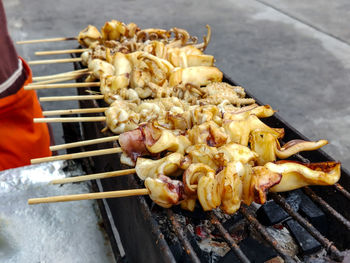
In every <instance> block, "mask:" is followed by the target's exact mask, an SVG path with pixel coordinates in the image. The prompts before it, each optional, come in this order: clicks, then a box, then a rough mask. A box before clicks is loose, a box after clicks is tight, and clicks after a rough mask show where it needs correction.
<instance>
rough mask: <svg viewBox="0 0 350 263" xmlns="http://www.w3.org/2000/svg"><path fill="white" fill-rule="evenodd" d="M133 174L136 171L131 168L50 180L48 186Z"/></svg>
mask: <svg viewBox="0 0 350 263" xmlns="http://www.w3.org/2000/svg"><path fill="white" fill-rule="evenodd" d="M135 172H136V170H135V169H134V168H133V169H125V170H120V171H113V172H106V173H98V174H89V175H82V176H74V177H67V178H63V179H56V180H52V181H51V182H50V184H66V183H76V182H83V181H89V180H95V179H103V178H110V177H117V176H123V175H129V174H134V173H135Z"/></svg>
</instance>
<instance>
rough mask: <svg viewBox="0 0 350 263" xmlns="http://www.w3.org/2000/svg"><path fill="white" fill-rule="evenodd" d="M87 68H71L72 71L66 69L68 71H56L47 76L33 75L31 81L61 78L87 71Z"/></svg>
mask: <svg viewBox="0 0 350 263" xmlns="http://www.w3.org/2000/svg"><path fill="white" fill-rule="evenodd" d="M88 71H89V69H87V68H85V69H78V70H73V71H68V72H63V73H58V74H53V75H47V76H40V77H33V81H41V80H48V79H56V78H61V77H67V76H71V75H79V74H80V73H83V72H84V73H85V72H86V73H87V72H88Z"/></svg>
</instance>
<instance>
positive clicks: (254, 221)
mask: <svg viewBox="0 0 350 263" xmlns="http://www.w3.org/2000/svg"><path fill="white" fill-rule="evenodd" d="M240 212H241V213H242V214H243V215H244V217H245V218H246V219H247V220H248V221H249V222H250V223H251V224H252V226H253V227H254V228H255V229H256V230H257V231H259V233H260V234H261V235H262V236H263V237H264V239H265V240H266V241H267V242H268V243H269V244H270V245H271V246H272V247H273V248H274V249H275V250H276V251H277V253H278V254H280V255H281V256H282V257H283V259H284V260H285V262H288V263H289V262H290V263H291V262H295V260H293V259H292V258H291V257H290V256H289V255H287V254H285V253H284V251H283V250H282V249H281V247H280V246H279V244H278V243H277V241H276V240H275V239H274V238H272V237H271V236H270V235H269V233H268V232H267V231H266V229H265V227H264V226H263V225H262V224H260V223H259V221H258V220H257V219H256V218H255V217H254V216H253V215H252V214H251V213H249V212H248V211H247V209H246V207H245V205H242V206H241V209H240Z"/></svg>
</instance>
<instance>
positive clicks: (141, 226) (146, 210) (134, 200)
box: [74, 63, 350, 262]
mask: <svg viewBox="0 0 350 263" xmlns="http://www.w3.org/2000/svg"><path fill="white" fill-rule="evenodd" d="M74 68H75V69H80V68H82V65H81V64H80V63H74ZM77 81H82V79H80V80H77ZM223 81H225V82H227V83H229V84H231V85H237V84H236V83H235V82H234V81H232V80H231V79H230V78H229V77H227V76H224V80H223ZM77 90H78V93H79V95H83V94H84V95H86V90H91V89H77ZM246 93H247V97H252V98H254V97H253V96H252V95H251V94H250V93H249V92H247V91H246ZM254 99H255V98H254ZM256 101H257V103H258V104H259V105H264V104H263V103H261V102H260V101H258V100H256ZM79 103H80V107H81V108H91V107H101V106H106V105H105V104H104V102H102V104H101V101H99V102H98V101H79ZM89 115H90V116H101V115H102V114H89ZM84 116H87V115H84ZM263 121H264V122H265V123H266V124H267V125H269V126H271V127H279V128H282V127H283V128H284V129H285V138H284V140H285V141H289V140H292V139H303V140H307V138H306V137H305V136H303V135H302V134H301V133H299V132H298V131H297V130H296V129H294V128H293V127H292V126H290V125H289V124H288V123H287V122H286V121H284V120H283V119H282V118H281V117H280V116H279V115H278V114H275V115H274V116H272V117H269V118H266V119H263ZM104 126H105V125H104V123H102V122H98V123H83V124H82V126H81V129H82V135H81V136H82V138H83V139H84V140H88V139H96V138H100V137H104V136H102V134H101V132H100V131H101V129H102V128H103V127H104ZM109 135H112V134H106V135H105V136H109ZM113 146H116V143H103V144H98V145H91V146H86V147H84V149H82V150H96V149H103V148H110V147H113ZM293 159H294V160H299V161H304V162H305V161H308V162H323V161H333V158H331V157H330V156H329V155H328V154H326V153H325V152H324V151H322V150H316V151H312V152H303V153H300V154H297V155H296V156H293ZM85 164H86V165H88V166H89V167H90V169H91V170H90V171H89V173H99V172H105V171H111V170H117V169H126V168H127V167H124V166H123V165H121V164H120V162H119V158H118V155H117V154H115V155H106V156H96V157H90V158H89V161H88V164H87V163H85ZM341 173H342V175H341V179H340V182H339V183H338V184H337V185H335V186H327V187H307V188H306V190H305V191H304V192H305V193H306V194H307V195H308V196H310V197H312V196H313V195H316V198H313V200H314V201H315V200H316V199H317V200H318V201H316V204H318V205H319V206H320V207H321V208H322V210H324V211H325V212H326V214H327V215H331V216H333V217H334V218H333V219H332V220H331V222H332V223H334V222H336V223H337V224H340V225H343V226H345V227H346V228H347V230H348V236H349V237H348V238H349V240H350V229H349V228H348V226H349V225H348V224H350V222H349V220H348V219H347V218H349V219H350V214H349V213H350V212H349V213H347V214H346V215H344V216H342V214H341V216H342V217H341V218H339V217H337V215H335V214H334V211H331V210H332V209H329V208H328V207H327V205H326V204H327V203H326V204H324V203H323V202H325V201H324V199H322V198H325V197H327V196H328V195H329V194H330V193H331V194H332V195H335V196H336V198H334V199H336V200H338V199H341V200H343V201H344V200H347V202H349V204H350V199H349V196H350V194H349V192H348V191H347V190H346V189H348V190H350V175H349V172H348V171H347V170H345V169H344V168H342V170H341ZM101 185H102V189H100V190H103V191H112V190H122V189H131V188H139V187H140V181H139V180H138V178H137V177H136V176H134V175H130V176H122V177H118V178H107V179H104V180H102V181H101ZM325 189H326V190H325ZM269 197H270V198H272V199H274V200H275V201H276V202H277V203H279V205H281V206H282V208H283V209H284V210H286V211H287V212H288V213H289V215H291V216H292V217H294V218H295V219H296V220H297V221H298V222H299V223H301V221H302V223H304V225H305V226H306V227H305V228H306V230H307V231H308V232H310V233H311V234H312V235H313V236H314V237H315V238H316V239H317V240H318V241H320V240H321V242H320V243H321V244H323V247H325V249H326V250H327V252H328V254H329V256H330V257H331V258H332V259H334V260H336V261H341V260H342V259H343V254H344V253H343V252H340V251H339V250H338V249H337V248H336V247H335V246H334V245H333V243H332V242H331V241H329V240H328V239H327V238H325V237H323V236H322V235H321V234H320V233H318V231H317V230H316V232H315V229H313V226H311V227H308V225H307V220H306V219H304V218H303V217H302V216H301V215H300V214H298V213H295V212H292V211H289V210H288V204H286V202H285V201H284V199H283V196H282V195H281V194H272V195H269ZM147 198H148V197H144V196H138V197H127V198H115V199H107V200H106V201H107V204H108V206H109V207H110V210H111V212H112V216H113V220H114V223H115V225H116V227H117V229H118V230H119V233H120V237H121V240H122V242H123V246H124V248H125V251H126V255H127V258H128V260H130V261H131V262H138V261H143V260H144V259H145V258H147V259H149V260H150V261H151V262H176V261H177V260H178V258H175V257H174V255H173V253H172V251H171V249H170V247H169V245H168V244H167V241H166V240H165V238H164V236H163V234H162V233H161V230H160V226H159V224H158V223H157V222H156V220H155V218H154V215H153V214H152V207H150V206H149V200H148V201H147ZM320 200H321V201H320ZM337 204H339V203H338V202H336V201H335V202H332V205H331V207H332V206H333V207H334V205H336V206H337ZM286 205H287V206H286ZM102 206H103V205H102ZM341 209H344V207H341ZM172 210H173V209H170V210H168V212H167V213H168V217H169V219H170V220H171V221H172V222H173V223H172V224H173V228H174V229H175V232H176V234H177V235H178V236H179V242H180V244H181V246H182V247H183V248H184V250H183V251H184V253H183V255H181V258H182V257H183V258H185V261H186V262H200V258H199V257H198V255H196V252H195V250H194V249H193V247H192V245H191V244H190V242H188V241H189V240H188V238H187V237H186V234H185V233H184V232H183V231H181V229H179V227H178V226H176V225H177V222H176V218H175V217H174V212H173V211H172ZM335 210H337V209H335ZM338 210H339V208H338ZM345 210H346V209H345ZM239 213H241V214H243V215H244V217H245V218H246V220H248V221H249V222H250V223H251V224H252V226H253V227H254V228H255V229H256V230H257V231H258V232H259V233H260V234H261V235H262V236H263V237H264V238H265V239H266V241H267V242H268V243H269V244H270V245H271V246H272V247H273V248H274V249H275V251H276V252H277V253H278V254H279V255H280V256H281V257H282V258H283V259H284V260H285V262H294V261H295V259H293V258H291V257H290V256H288V255H286V254H284V252H283V251H282V250H281V249H280V248H279V245H278V243H277V242H276V241H275V240H274V239H273V238H272V237H270V235H269V234H268V233H267V232H266V229H265V227H264V226H263V225H262V224H260V223H259V222H258V220H257V219H256V217H255V216H254V215H253V214H251V213H250V212H248V209H247V208H246V207H242V208H241V209H240V211H239ZM128 214H131V215H135V216H131V217H128V216H125V215H128ZM121 215H123V216H121ZM207 218H208V219H211V222H212V224H213V225H215V227H216V228H217V229H218V230H219V231H220V232H221V235H222V237H223V238H225V239H226V240H227V243H228V244H229V246H230V247H231V249H232V250H233V252H234V253H235V254H236V256H237V257H238V258H239V259H240V260H241V261H242V262H249V260H248V259H247V258H246V256H245V255H244V253H243V252H242V250H241V249H240V248H239V246H238V245H237V244H236V243H235V242H234V240H228V239H229V238H228V237H227V236H226V237H225V234H227V232H226V233H225V231H224V229H225V228H224V227H223V226H222V224H221V223H220V221H218V220H217V218H216V216H215V215H214V214H213V213H211V214H209V213H208V214H207ZM104 219H105V220H107V221H108V223H109V224H111V222H109V220H108V218H104ZM303 220H305V221H303ZM342 221H343V222H342ZM340 229H341V227H340ZM109 232H110V231H109ZM150 233H151V234H150ZM130 237H142V238H141V240H138V241H139V242H136V243H135V242H134V241H133V240H134V239H132V238H130ZM114 238H115V237H112V241H113V240H114ZM113 247H116V246H115V245H114V246H113ZM150 250H152V251H154V253H153V252H152V253H149V251H150ZM135 251H137V253H135ZM115 252H116V253H118V252H117V251H115ZM344 252H346V253H348V252H349V248H347V250H346V251H344Z"/></svg>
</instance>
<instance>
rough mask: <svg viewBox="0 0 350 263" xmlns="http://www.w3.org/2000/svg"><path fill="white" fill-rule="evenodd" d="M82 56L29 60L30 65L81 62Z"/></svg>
mask: <svg viewBox="0 0 350 263" xmlns="http://www.w3.org/2000/svg"><path fill="white" fill-rule="evenodd" d="M81 60H82V59H81V58H62V59H44V60H32V61H28V64H29V65H41V64H53V63H71V62H80V61H81Z"/></svg>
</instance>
